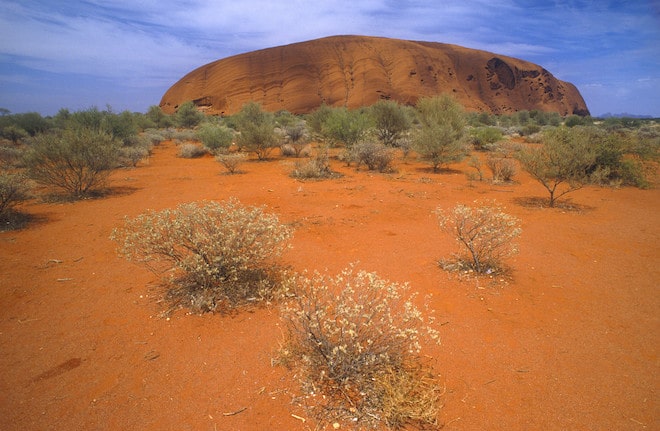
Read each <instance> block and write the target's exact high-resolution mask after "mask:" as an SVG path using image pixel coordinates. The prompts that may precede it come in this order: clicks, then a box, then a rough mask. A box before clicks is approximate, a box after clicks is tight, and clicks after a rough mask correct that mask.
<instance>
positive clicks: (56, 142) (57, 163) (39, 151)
mask: <svg viewBox="0 0 660 431" xmlns="http://www.w3.org/2000/svg"><path fill="white" fill-rule="evenodd" d="M119 148H120V144H119V141H118V140H117V139H116V138H114V137H113V136H112V135H110V134H109V133H107V132H103V131H99V130H92V129H86V128H78V129H66V130H64V131H62V132H61V133H48V134H40V135H37V136H36V137H34V138H33V139H32V141H31V142H30V149H29V150H28V152H27V155H26V158H25V164H26V166H27V168H28V175H29V176H30V177H31V178H32V179H33V180H35V181H36V182H38V183H40V184H43V185H45V186H50V187H54V188H56V189H59V190H62V191H64V192H65V193H67V194H68V195H69V196H70V197H73V198H78V199H79V198H83V197H85V196H88V195H90V194H92V193H94V192H96V191H98V190H99V189H100V188H102V187H103V186H104V185H105V181H106V179H107V178H108V176H109V175H110V171H111V170H112V169H113V168H115V167H116V166H117V164H118V161H119Z"/></svg>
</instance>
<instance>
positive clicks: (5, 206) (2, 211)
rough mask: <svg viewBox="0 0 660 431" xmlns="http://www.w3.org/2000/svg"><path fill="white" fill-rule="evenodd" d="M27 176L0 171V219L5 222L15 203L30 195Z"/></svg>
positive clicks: (24, 199)
mask: <svg viewBox="0 0 660 431" xmlns="http://www.w3.org/2000/svg"><path fill="white" fill-rule="evenodd" d="M29 192H30V187H29V185H28V183H27V178H26V177H25V176H24V175H21V174H13V173H8V172H1V171H0V221H2V222H7V221H8V220H9V218H10V215H11V213H12V212H13V211H14V208H15V207H16V205H18V204H19V203H21V202H24V201H26V200H27V199H29V197H30V194H29Z"/></svg>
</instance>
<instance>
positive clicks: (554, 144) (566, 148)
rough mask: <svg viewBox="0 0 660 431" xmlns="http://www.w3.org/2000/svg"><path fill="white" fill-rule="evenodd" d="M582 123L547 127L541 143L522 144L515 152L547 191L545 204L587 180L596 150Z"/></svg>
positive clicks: (553, 201)
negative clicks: (547, 195)
mask: <svg viewBox="0 0 660 431" xmlns="http://www.w3.org/2000/svg"><path fill="white" fill-rule="evenodd" d="M588 136H589V132H588V131H587V130H586V129H585V128H582V127H577V126H576V127H573V128H567V127H556V128H552V129H549V130H546V131H545V132H544V134H543V137H542V144H541V145H540V146H533V147H532V146H530V147H526V148H523V149H522V150H520V151H519V152H518V153H517V154H516V158H517V159H518V161H519V162H520V164H521V166H522V168H523V169H524V170H525V171H527V172H528V173H529V174H530V175H531V176H532V177H533V178H534V179H535V180H536V181H538V182H539V183H540V184H541V185H542V186H543V187H544V188H545V189H546V190H547V191H548V194H549V199H548V205H549V206H551V207H554V206H555V203H556V202H557V199H559V198H560V197H562V196H564V195H566V194H567V193H570V192H573V191H575V190H578V189H580V188H582V186H583V185H584V184H586V183H587V182H588V181H589V175H588V170H589V168H590V167H591V166H593V165H594V164H595V161H596V151H595V148H594V147H593V146H592V145H591V143H590V142H589V139H588Z"/></svg>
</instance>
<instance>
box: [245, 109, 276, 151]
mask: <svg viewBox="0 0 660 431" xmlns="http://www.w3.org/2000/svg"><path fill="white" fill-rule="evenodd" d="M235 120H236V126H237V127H238V131H239V132H240V134H239V135H238V136H237V138H236V141H237V144H238V145H239V146H240V147H241V148H243V149H245V150H247V151H249V152H254V153H255V154H256V155H257V158H258V159H259V160H266V159H267V158H268V156H269V154H270V153H271V151H272V150H273V149H274V148H275V147H276V146H277V144H278V138H277V135H276V134H275V117H274V116H273V114H272V113H270V112H267V111H264V110H262V109H261V105H259V104H258V103H255V102H248V103H246V104H245V105H243V107H242V108H241V110H240V112H238V114H236V118H235Z"/></svg>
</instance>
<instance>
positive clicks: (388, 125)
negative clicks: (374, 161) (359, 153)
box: [369, 100, 410, 147]
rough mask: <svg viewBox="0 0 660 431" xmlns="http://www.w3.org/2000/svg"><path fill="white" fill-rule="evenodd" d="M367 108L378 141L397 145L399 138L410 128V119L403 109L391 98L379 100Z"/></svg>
mask: <svg viewBox="0 0 660 431" xmlns="http://www.w3.org/2000/svg"><path fill="white" fill-rule="evenodd" d="M369 110H370V113H371V116H372V117H373V123H374V127H375V130H376V135H377V136H378V139H379V140H380V142H382V143H383V144H385V145H389V146H392V147H393V146H398V143H399V140H400V139H401V138H402V137H403V136H404V135H405V133H406V132H407V131H408V129H410V119H409V118H408V115H407V114H406V111H405V109H404V108H403V107H402V106H401V105H399V104H398V103H397V102H395V101H393V100H379V101H378V102H376V103H374V104H373V105H371V107H370V108H369Z"/></svg>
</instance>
